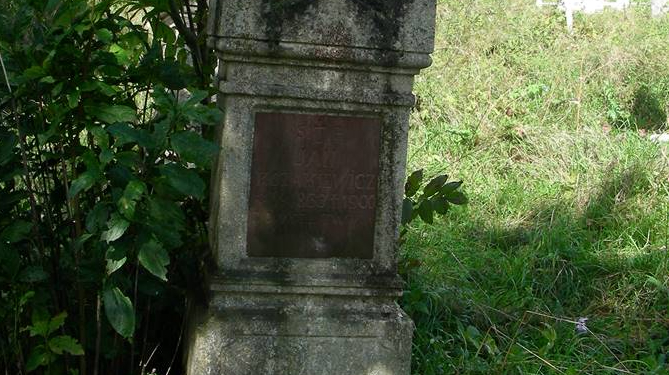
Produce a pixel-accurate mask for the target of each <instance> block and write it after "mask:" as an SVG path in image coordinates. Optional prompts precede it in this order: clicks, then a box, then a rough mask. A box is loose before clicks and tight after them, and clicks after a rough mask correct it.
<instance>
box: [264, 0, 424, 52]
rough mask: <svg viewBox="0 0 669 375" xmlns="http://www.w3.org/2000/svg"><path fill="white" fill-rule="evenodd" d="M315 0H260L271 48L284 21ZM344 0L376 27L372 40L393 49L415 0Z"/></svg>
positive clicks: (294, 16)
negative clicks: (405, 15)
mask: <svg viewBox="0 0 669 375" xmlns="http://www.w3.org/2000/svg"><path fill="white" fill-rule="evenodd" d="M318 1H320V0H262V7H263V8H262V15H263V17H264V18H265V34H266V35H267V39H268V41H269V44H270V46H271V48H272V49H276V48H277V47H278V45H279V42H280V40H281V34H282V31H283V25H284V23H286V22H290V21H293V20H295V19H296V18H297V17H299V16H300V15H302V14H303V13H305V12H306V11H307V9H308V8H309V6H311V5H312V4H315V3H317V2H318ZM346 1H349V2H352V3H353V4H355V5H356V7H357V14H356V16H357V17H358V18H359V19H371V21H372V24H373V26H374V29H375V30H374V35H373V36H372V42H374V43H375V44H376V45H377V47H379V49H386V50H392V49H394V48H393V46H394V44H395V43H396V42H397V39H398V37H399V32H400V26H401V24H402V22H401V20H402V18H404V12H405V11H406V10H407V9H408V8H409V6H410V5H411V4H412V3H413V2H414V1H415V0H346ZM352 16H353V15H352ZM322 32H329V33H336V32H337V30H322Z"/></svg>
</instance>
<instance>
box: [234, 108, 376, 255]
mask: <svg viewBox="0 0 669 375" xmlns="http://www.w3.org/2000/svg"><path fill="white" fill-rule="evenodd" d="M380 138H381V121H380V120H379V119H377V118H367V117H347V116H327V115H311V114H297V113H257V114H256V119H255V132H254V141H253V164H252V167H251V192H250V193H251V195H250V199H249V217H248V234H247V240H248V242H247V243H248V248H247V252H248V255H249V256H250V257H290V258H335V257H336V258H360V259H371V258H372V257H373V244H374V222H375V220H374V219H375V212H376V192H377V182H378V173H379V142H380Z"/></svg>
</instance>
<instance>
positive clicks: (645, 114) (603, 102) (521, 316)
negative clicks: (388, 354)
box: [403, 0, 669, 375]
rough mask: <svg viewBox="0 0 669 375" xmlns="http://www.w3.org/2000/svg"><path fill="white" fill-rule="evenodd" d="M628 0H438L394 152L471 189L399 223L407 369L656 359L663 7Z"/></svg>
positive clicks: (668, 236) (664, 159) (640, 369)
mask: <svg viewBox="0 0 669 375" xmlns="http://www.w3.org/2000/svg"><path fill="white" fill-rule="evenodd" d="M633 3H634V6H633V7H632V8H630V9H628V10H627V11H625V12H615V11H607V12H604V13H602V14H595V15H587V16H586V15H582V14H577V16H576V19H575V25H574V33H573V34H570V33H568V32H567V29H566V24H565V18H564V15H563V14H562V13H561V12H559V11H558V10H557V9H556V8H554V7H550V6H547V7H544V8H541V9H539V8H537V7H536V6H535V2H534V1H531V0H509V1H497V0H476V1H464V0H462V1H459V0H445V1H439V2H438V7H437V38H436V51H435V53H434V54H433V55H432V57H433V60H434V63H433V65H432V66H431V67H430V68H428V69H426V70H424V71H423V72H422V73H421V75H419V76H418V77H417V78H416V85H415V91H416V93H417V94H418V96H419V98H420V101H419V107H418V108H416V110H415V111H414V114H413V118H412V123H411V126H412V127H411V130H410V132H409V135H410V138H411V140H410V142H411V144H410V149H409V167H410V168H411V167H414V168H415V167H418V166H420V167H424V168H425V173H427V174H437V173H441V172H442V171H444V170H446V171H448V172H450V173H451V174H455V175H457V176H458V178H462V179H463V180H465V181H466V188H467V194H468V197H469V198H470V204H469V205H467V206H465V207H464V208H460V207H458V208H456V209H454V210H452V211H451V212H450V213H449V216H448V218H447V219H446V220H442V219H439V220H435V223H434V225H432V226H426V225H423V224H420V223H417V224H411V225H410V227H409V230H408V232H407V235H406V236H405V237H406V242H405V247H404V252H403V255H404V259H405V261H404V265H405V268H408V269H409V272H408V279H409V284H408V287H407V291H406V292H405V297H404V307H405V309H406V310H407V311H409V312H410V314H411V315H412V317H413V318H414V321H415V322H416V325H417V329H416V332H415V335H414V357H413V374H415V375H432V374H607V375H611V374H669V365H668V363H669V361H668V358H667V354H668V353H669V315H668V311H669V310H668V308H669V293H668V291H669V288H668V287H669V278H668V277H669V252H668V251H667V249H668V248H669V247H668V245H669V147H668V145H667V144H666V143H665V144H661V143H658V142H654V141H652V140H651V139H650V136H651V135H652V134H658V133H661V132H665V133H666V132H667V130H668V127H667V114H668V113H669V69H667V68H668V67H669V39H668V38H669V18H667V16H664V17H659V18H651V17H650V9H649V6H648V3H647V2H646V3H645V4H644V2H642V1H639V2H633ZM579 318H588V320H587V322H586V324H585V328H587V329H584V328H583V327H579V326H578V324H577V322H578V320H579Z"/></svg>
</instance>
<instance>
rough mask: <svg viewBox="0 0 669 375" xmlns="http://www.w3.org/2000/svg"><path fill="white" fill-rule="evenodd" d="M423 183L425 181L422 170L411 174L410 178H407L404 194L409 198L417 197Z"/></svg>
mask: <svg viewBox="0 0 669 375" xmlns="http://www.w3.org/2000/svg"><path fill="white" fill-rule="evenodd" d="M421 181H423V170H422V169H419V170H417V171H414V172H413V173H411V175H409V177H408V178H407V182H406V184H404V194H405V195H406V196H407V197H409V198H411V197H413V196H414V195H416V193H417V192H418V189H419V188H420V183H421Z"/></svg>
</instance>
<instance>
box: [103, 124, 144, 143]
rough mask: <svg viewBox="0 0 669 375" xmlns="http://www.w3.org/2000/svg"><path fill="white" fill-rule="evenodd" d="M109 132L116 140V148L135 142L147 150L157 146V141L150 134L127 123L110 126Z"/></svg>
mask: <svg viewBox="0 0 669 375" xmlns="http://www.w3.org/2000/svg"><path fill="white" fill-rule="evenodd" d="M107 131H108V132H109V133H110V134H111V135H113V136H114V138H115V139H116V143H115V146H116V147H120V146H123V145H124V144H126V143H133V142H134V143H137V144H138V145H140V146H142V147H146V148H153V147H154V146H155V140H154V139H153V138H152V137H151V135H150V134H149V133H148V132H146V131H145V130H144V129H136V128H133V127H132V126H130V125H128V124H126V123H119V124H114V125H111V126H108V127H107Z"/></svg>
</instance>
